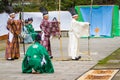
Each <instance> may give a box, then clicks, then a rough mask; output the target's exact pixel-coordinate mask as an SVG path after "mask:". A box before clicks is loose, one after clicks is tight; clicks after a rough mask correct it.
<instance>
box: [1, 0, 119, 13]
mask: <svg viewBox="0 0 120 80" xmlns="http://www.w3.org/2000/svg"><path fill="white" fill-rule="evenodd" d="M4 1H8V2H9V3H10V4H12V3H16V4H18V5H16V6H14V8H15V11H16V12H19V11H21V10H22V9H23V10H24V11H26V12H36V11H39V7H42V6H44V7H46V8H47V9H48V10H49V11H52V10H59V0H24V3H26V1H27V2H29V3H31V4H27V5H24V8H23V6H22V5H21V4H20V3H21V0H0V6H1V7H0V12H3V11H4V8H5V6H6V5H7V4H8V3H6V2H4ZM91 1H92V0H61V5H60V9H61V10H68V8H69V7H71V6H79V5H91ZM92 4H93V5H120V0H93V3H92Z"/></svg>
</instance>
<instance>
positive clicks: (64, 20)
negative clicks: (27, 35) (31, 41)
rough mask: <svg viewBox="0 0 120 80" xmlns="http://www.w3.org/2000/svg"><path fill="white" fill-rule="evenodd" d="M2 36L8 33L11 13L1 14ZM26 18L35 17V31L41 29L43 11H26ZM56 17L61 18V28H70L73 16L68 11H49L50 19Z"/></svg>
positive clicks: (24, 14)
mask: <svg viewBox="0 0 120 80" xmlns="http://www.w3.org/2000/svg"><path fill="white" fill-rule="evenodd" d="M0 17H1V18H0V36H2V35H5V34H7V33H8V31H7V29H6V25H7V20H8V17H9V15H8V14H7V13H2V14H0ZM23 17H24V20H25V19H27V18H30V17H32V18H33V23H32V24H33V27H34V29H35V31H40V24H41V21H42V19H43V16H42V13H41V12H24V13H23ZM54 17H56V18H57V20H59V19H60V29H61V30H69V27H70V22H71V20H72V16H71V14H70V13H69V12H68V11H60V12H59V11H50V12H49V20H50V21H52V19H53V18H54ZM16 19H19V14H16Z"/></svg>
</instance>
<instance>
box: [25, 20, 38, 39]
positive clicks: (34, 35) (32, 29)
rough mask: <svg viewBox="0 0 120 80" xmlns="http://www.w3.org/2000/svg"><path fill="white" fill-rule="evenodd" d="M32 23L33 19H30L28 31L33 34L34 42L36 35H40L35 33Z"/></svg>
mask: <svg viewBox="0 0 120 80" xmlns="http://www.w3.org/2000/svg"><path fill="white" fill-rule="evenodd" d="M32 22H33V18H28V25H27V26H26V27H27V30H28V32H29V34H31V36H32V39H33V41H34V40H35V38H36V35H37V34H38V33H36V32H35V30H34V28H33V26H32Z"/></svg>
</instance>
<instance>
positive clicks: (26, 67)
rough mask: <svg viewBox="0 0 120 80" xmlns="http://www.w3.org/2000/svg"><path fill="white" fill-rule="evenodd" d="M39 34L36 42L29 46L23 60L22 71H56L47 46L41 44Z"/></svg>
mask: <svg viewBox="0 0 120 80" xmlns="http://www.w3.org/2000/svg"><path fill="white" fill-rule="evenodd" d="M40 40H41V37H40V35H37V37H36V39H35V43H34V44H32V45H31V46H29V48H28V49H27V52H26V54H25V56H24V59H23V62H22V73H34V72H33V71H32V70H34V71H35V72H36V73H54V68H53V65H52V62H51V60H50V58H49V54H48V52H47V50H46V48H45V47H43V46H42V45H41V44H40Z"/></svg>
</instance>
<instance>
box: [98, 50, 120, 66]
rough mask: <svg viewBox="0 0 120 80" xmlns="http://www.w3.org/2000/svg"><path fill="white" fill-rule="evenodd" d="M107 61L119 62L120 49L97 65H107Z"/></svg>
mask: <svg viewBox="0 0 120 80" xmlns="http://www.w3.org/2000/svg"><path fill="white" fill-rule="evenodd" d="M109 60H120V48H118V49H117V50H115V51H114V52H113V53H112V54H111V55H109V56H107V57H106V58H104V59H102V60H100V61H99V62H98V64H97V65H105V64H109V63H108V61H109Z"/></svg>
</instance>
